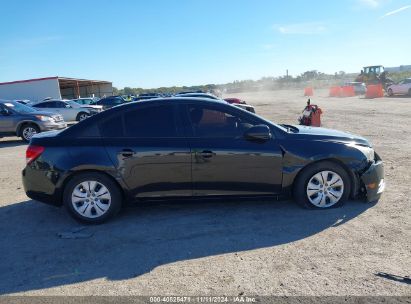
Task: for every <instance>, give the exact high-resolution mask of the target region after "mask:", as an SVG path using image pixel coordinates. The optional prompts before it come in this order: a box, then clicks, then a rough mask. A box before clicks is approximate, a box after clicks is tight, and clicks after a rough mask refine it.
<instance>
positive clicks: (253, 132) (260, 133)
mask: <svg viewBox="0 0 411 304" xmlns="http://www.w3.org/2000/svg"><path fill="white" fill-rule="evenodd" d="M271 137H272V136H271V131H270V128H269V127H268V126H266V125H256V126H254V127H251V128H250V129H248V130H247V131H245V132H244V138H245V139H246V140H252V141H267V140H269V139H271Z"/></svg>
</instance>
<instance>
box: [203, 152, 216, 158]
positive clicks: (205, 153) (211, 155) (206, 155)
mask: <svg viewBox="0 0 411 304" xmlns="http://www.w3.org/2000/svg"><path fill="white" fill-rule="evenodd" d="M199 154H200V155H201V157H202V158H211V157H213V156H214V155H215V153H213V152H212V151H208V150H205V151H202V152H200V153H199Z"/></svg>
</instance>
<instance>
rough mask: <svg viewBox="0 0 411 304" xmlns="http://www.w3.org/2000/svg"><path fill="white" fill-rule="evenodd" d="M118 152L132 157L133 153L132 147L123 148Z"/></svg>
mask: <svg viewBox="0 0 411 304" xmlns="http://www.w3.org/2000/svg"><path fill="white" fill-rule="evenodd" d="M120 153H121V155H123V156H124V157H132V156H133V155H134V154H135V152H134V151H133V150H132V149H123V150H121V152H120Z"/></svg>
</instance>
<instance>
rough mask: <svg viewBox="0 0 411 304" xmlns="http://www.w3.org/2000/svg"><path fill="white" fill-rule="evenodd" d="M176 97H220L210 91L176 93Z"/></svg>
mask: <svg viewBox="0 0 411 304" xmlns="http://www.w3.org/2000/svg"><path fill="white" fill-rule="evenodd" d="M175 97H185V98H186V97H196V98H207V99H215V100H216V99H220V98H218V97H217V96H214V95H212V94H208V93H180V94H176V95H175Z"/></svg>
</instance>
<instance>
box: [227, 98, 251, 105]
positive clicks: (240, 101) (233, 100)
mask: <svg viewBox="0 0 411 304" xmlns="http://www.w3.org/2000/svg"><path fill="white" fill-rule="evenodd" d="M224 100H225V101H227V102H228V103H231V104H233V103H237V104H246V102H245V101H244V100H241V99H240V98H235V97H229V98H224Z"/></svg>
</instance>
